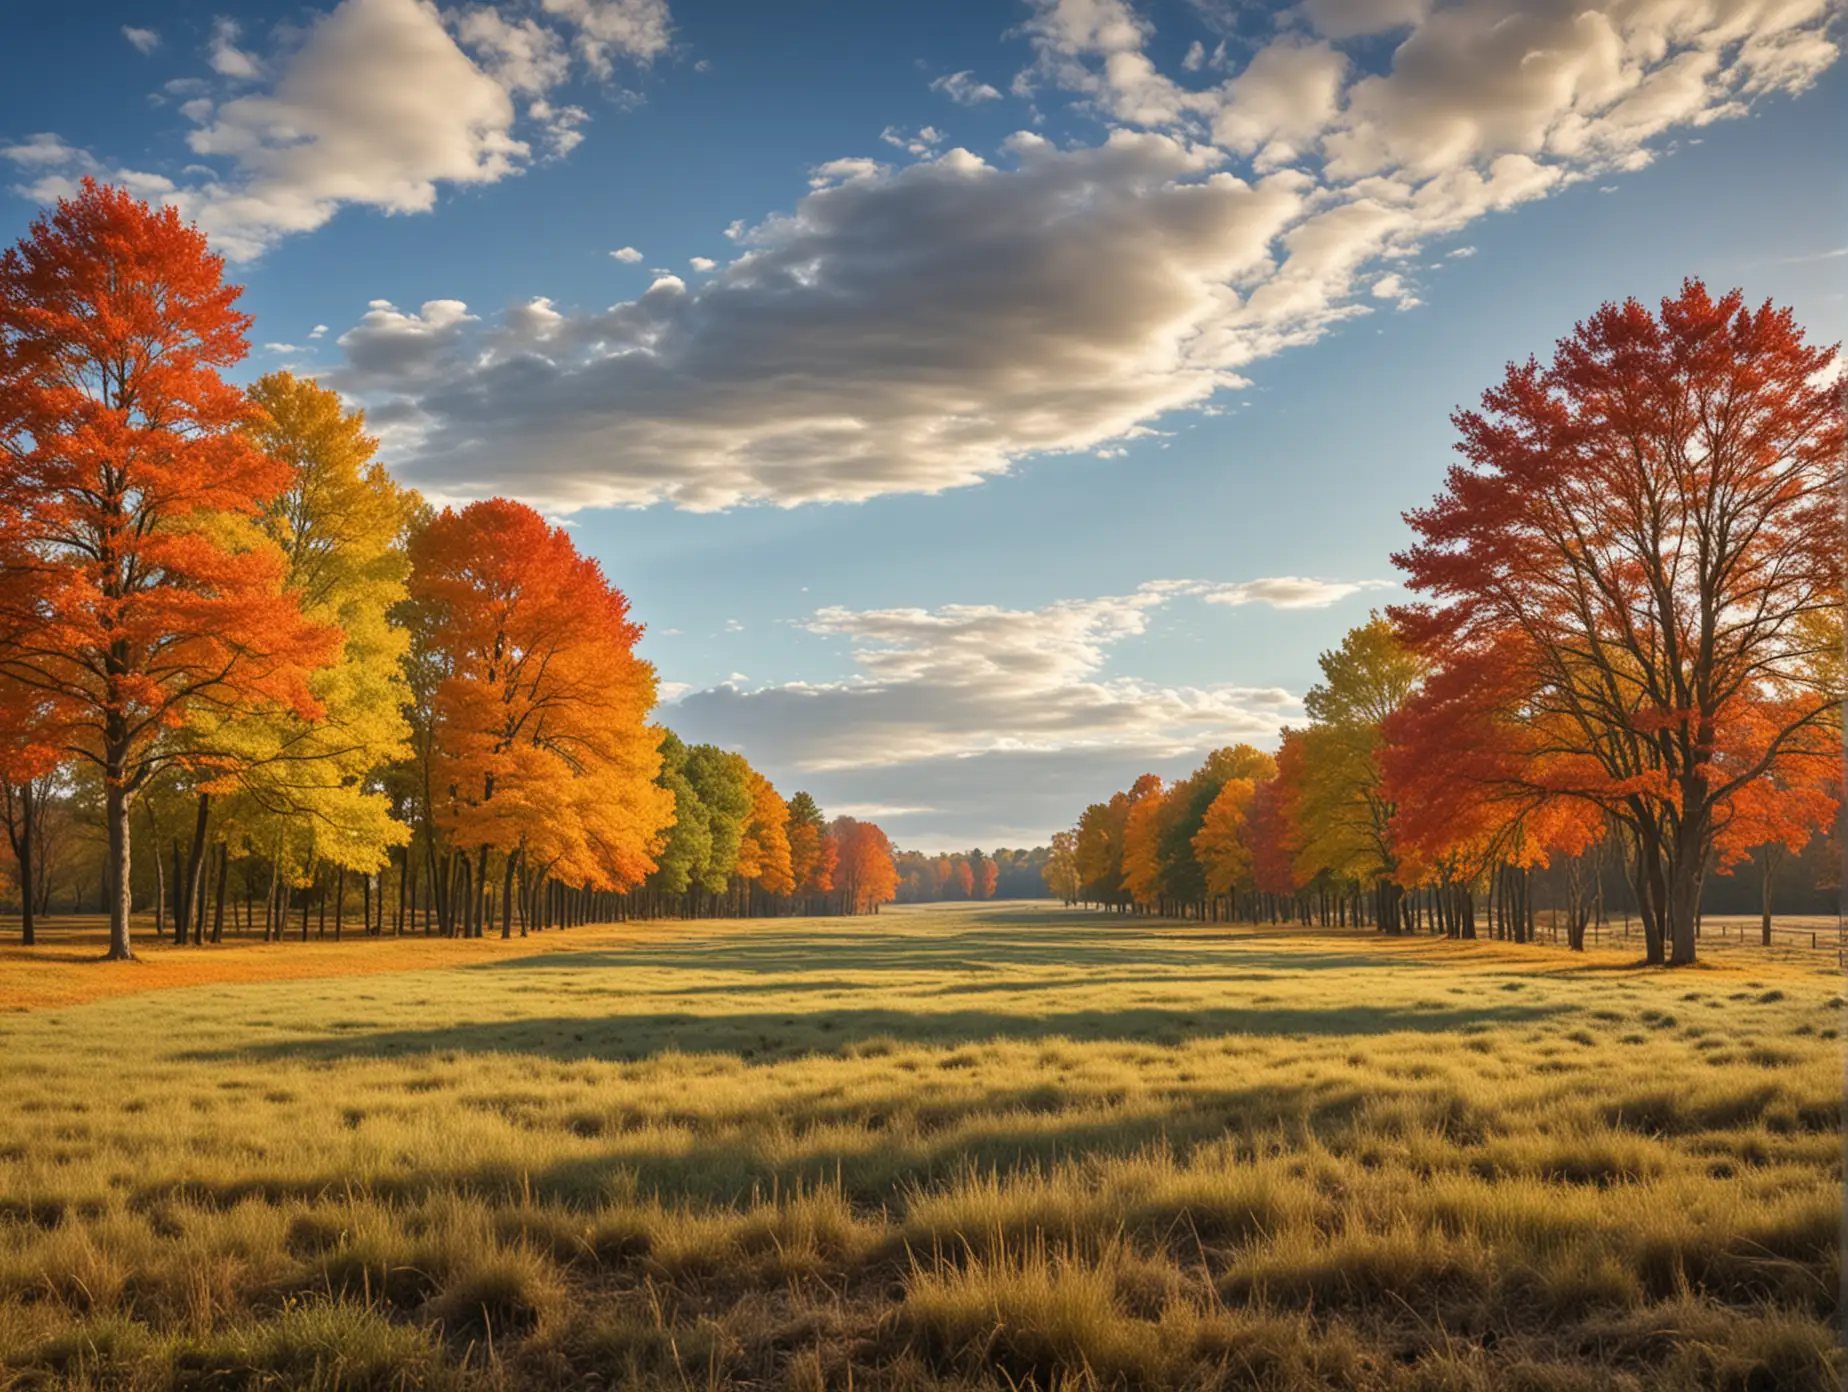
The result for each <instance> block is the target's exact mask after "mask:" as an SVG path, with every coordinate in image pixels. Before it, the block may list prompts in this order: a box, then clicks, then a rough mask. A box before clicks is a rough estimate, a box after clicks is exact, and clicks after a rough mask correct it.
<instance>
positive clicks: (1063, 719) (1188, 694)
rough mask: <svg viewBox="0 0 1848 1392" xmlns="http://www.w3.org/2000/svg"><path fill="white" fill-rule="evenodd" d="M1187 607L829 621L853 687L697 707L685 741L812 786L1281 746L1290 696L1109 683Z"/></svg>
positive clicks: (1130, 602)
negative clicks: (876, 772) (981, 760)
mask: <svg viewBox="0 0 1848 1392" xmlns="http://www.w3.org/2000/svg"><path fill="white" fill-rule="evenodd" d="M1176 593H1177V591H1175V590H1173V589H1168V588H1156V587H1145V588H1144V589H1142V590H1139V591H1138V592H1137V593H1135V594H1132V595H1118V596H1110V597H1106V598H1102V599H1087V600H1071V601H1066V602H1063V603H1057V604H1051V605H1047V606H1046V607H1044V608H1041V609H1005V608H1001V607H999V606H996V605H946V606H944V607H943V608H940V609H872V610H850V609H842V608H828V609H822V610H819V611H817V612H816V613H815V614H814V615H813V616H812V617H811V618H810V619H809V620H808V622H807V624H806V625H805V626H806V627H807V628H808V629H809V630H810V631H811V632H813V633H817V634H821V635H825V636H833V637H844V638H846V639H848V640H849V642H850V643H851V644H852V651H853V661H854V664H855V668H856V673H855V675H854V677H853V678H851V679H850V680H848V681H844V682H837V683H827V684H815V683H802V682H797V683H789V684H785V685H780V686H765V687H760V688H758V689H757V690H754V691H749V692H746V691H742V690H739V689H737V687H736V686H735V685H729V684H728V685H726V686H720V687H716V688H713V689H711V690H708V691H701V692H694V693H690V694H688V695H686V696H684V697H682V698H681V701H680V706H679V712H678V713H677V715H676V721H677V722H678V723H677V724H676V726H675V728H676V729H679V730H682V731H683V733H687V732H691V733H690V735H689V737H692V738H700V739H709V738H710V739H717V740H719V741H720V742H722V743H725V744H727V745H728V746H731V747H736V748H739V749H741V750H743V751H744V752H745V753H746V755H747V756H750V757H753V758H755V757H757V756H758V755H759V754H760V753H764V752H768V751H770V750H774V751H776V758H777V759H778V760H780V761H781V762H782V763H783V764H784V765H786V766H787V767H789V768H791V769H793V770H796V771H798V772H801V773H814V772H828V771H840V770H847V769H868V768H878V767H888V766H894V765H903V764H910V763H916V762H919V761H927V760H932V759H942V758H949V757H959V756H960V757H966V756H969V755H975V754H984V753H998V752H1022V751H1040V752H1045V751H1058V750H1072V749H1087V750H1096V749H1134V750H1141V751H1165V752H1166V753H1169V754H1175V753H1179V752H1182V751H1185V750H1191V749H1197V748H1201V747H1206V746H1211V745H1216V744H1223V743H1226V742H1227V741H1230V740H1239V739H1246V740H1267V739H1270V738H1272V737H1274V736H1275V733H1276V730H1277V727H1278V725H1279V724H1280V723H1281V722H1282V721H1283V720H1284V719H1286V718H1287V717H1288V716H1289V715H1290V714H1291V713H1293V712H1295V711H1296V710H1297V709H1298V707H1299V704H1300V703H1299V702H1298V700H1297V698H1296V697H1295V696H1294V695H1292V694H1291V693H1290V692H1288V691H1284V690H1281V689H1279V688H1275V687H1242V686H1230V685H1227V686H1213V687H1176V686H1164V685H1160V684H1157V683H1152V682H1147V681H1143V680H1140V679H1137V678H1134V677H1125V676H1108V675H1105V674H1104V673H1103V670H1102V669H1103V668H1104V666H1105V665H1106V662H1107V659H1108V655H1109V650H1110V648H1111V647H1113V646H1114V645H1116V644H1118V643H1120V642H1122V641H1123V640H1124V639H1127V638H1131V637H1134V636H1135V635H1137V634H1140V633H1142V632H1144V631H1145V630H1146V628H1147V625H1148V619H1149V615H1150V614H1151V613H1152V612H1153V611H1155V610H1157V609H1159V608H1161V607H1162V606H1163V605H1165V604H1168V603H1169V602H1171V600H1172V599H1173V598H1174V596H1175V594H1176ZM907 805H910V804H907ZM917 805H920V806H928V805H931V804H930V803H929V801H928V800H922V801H920V802H919V803H918V804H917Z"/></svg>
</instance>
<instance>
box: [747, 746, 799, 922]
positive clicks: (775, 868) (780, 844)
mask: <svg viewBox="0 0 1848 1392" xmlns="http://www.w3.org/2000/svg"><path fill="white" fill-rule="evenodd" d="M746 784H747V786H748V788H749V791H750V795H751V813H750V820H749V821H747V822H746V823H745V827H744V836H743V837H742V839H741V840H740V841H739V843H738V875H739V876H740V878H742V879H744V880H746V881H749V882H750V883H752V884H755V885H756V886H757V887H758V888H759V889H761V890H763V891H764V893H766V894H775V895H784V894H788V893H790V892H791V891H793V890H794V889H795V887H796V877H795V874H794V872H793V870H792V869H791V866H790V853H789V806H788V804H787V803H785V802H784V801H783V799H782V798H781V797H779V796H778V795H777V791H776V789H775V788H774V787H772V786H771V784H770V780H769V779H768V778H765V777H764V776H763V775H762V774H761V773H759V772H758V771H757V770H756V769H752V770H751V772H750V777H749V778H748V779H747V780H746Z"/></svg>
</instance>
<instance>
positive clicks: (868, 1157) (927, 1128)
mask: <svg viewBox="0 0 1848 1392" xmlns="http://www.w3.org/2000/svg"><path fill="white" fill-rule="evenodd" d="M1377 1096H1378V1089H1377V1088H1375V1087H1372V1086H1369V1085H1367V1084H1365V1083H1363V1082H1360V1081H1357V1080H1354V1079H1340V1080H1335V1079H1330V1080H1326V1081H1323V1082H1320V1083H1287V1084H1286V1083H1279V1082H1278V1081H1276V1080H1274V1079H1273V1080H1267V1081H1265V1082H1261V1083H1245V1084H1240V1085H1229V1086H1225V1087H1219V1088H1201V1089H1199V1090H1197V1091H1194V1092H1190V1093H1188V1094H1187V1095H1186V1096H1185V1097H1179V1098H1176V1097H1159V1096H1151V1097H1150V1098H1149V1099H1148V1103H1149V1105H1148V1106H1147V1108H1146V1109H1143V1110H1129V1111H1123V1110H1113V1111H1110V1112H1108V1113H1103V1114H1100V1113H1099V1112H1098V1111H1097V1110H1095V1109H1094V1108H1093V1107H1090V1106H1087V1105H1085V1102H1086V1099H1084V1098H1082V1097H1074V1096H1073V1095H1071V1094H1068V1093H1067V1092H1066V1091H1065V1090H1064V1089H1062V1088H1061V1087H1060V1086H1059V1085H1058V1084H1057V1083H1053V1082H1036V1083H1033V1084H1027V1085H1020V1086H1016V1087H996V1088H988V1089H983V1090H982V1091H980V1092H976V1093H972V1094H969V1095H966V1096H962V1097H957V1098H946V1099H941V1100H936V1101H932V1100H922V1101H919V1100H913V1099H908V1100H899V1099H886V1100H884V1101H868V1100H860V1101H848V1100H845V1099H842V1100H841V1101H839V1102H830V1101H829V1100H827V1099H824V1098H811V1099H807V1100H805V1102H804V1103H803V1105H802V1108H801V1111H800V1113H799V1115H798V1116H796V1117H793V1118H789V1120H790V1121H791V1122H792V1123H793V1124H794V1125H796V1126H797V1128H798V1129H800V1130H804V1131H812V1132H813V1133H814V1135H813V1138H812V1139H810V1140H806V1141H799V1140H785V1141H784V1142H783V1143H781V1144H779V1145H778V1146H777V1147H776V1148H775V1150H774V1153H765V1151H763V1150H762V1149H760V1148H759V1147H758V1146H756V1145H755V1144H753V1142H752V1140H751V1137H750V1135H749V1131H750V1127H749V1125H748V1124H747V1125H746V1127H745V1129H744V1130H743V1131H741V1130H740V1129H738V1127H737V1125H736V1124H735V1123H736V1122H737V1121H738V1120H739V1119H738V1118H729V1119H724V1120H720V1119H718V1118H715V1117H714V1116H712V1115H710V1114H708V1113H705V1112H702V1111H699V1110H697V1109H695V1108H693V1107H689V1108H688V1110H687V1111H686V1112H685V1113H684V1114H675V1113H672V1112H656V1111H649V1112H641V1111H633V1112H631V1111H626V1110H625V1109H623V1108H621V1107H614V1108H611V1109H608V1110H590V1109H582V1108H580V1109H578V1110H575V1111H573V1112H572V1113H571V1114H569V1115H568V1116H561V1115H559V1114H558V1113H557V1111H556V1109H550V1110H548V1108H547V1105H546V1103H547V1098H546V1097H545V1095H544V1094H542V1093H538V1092H535V1093H533V1094H532V1095H530V1096H526V1095H522V1094H520V1093H518V1092H513V1093H501V1094H498V1095H496V1096H494V1097H492V1098H477V1099H470V1102H469V1105H472V1106H477V1107H481V1108H483V1109H485V1110H491V1111H493V1112H496V1113H497V1114H498V1115H500V1116H501V1117H502V1118H503V1119H504V1120H505V1121H506V1122H507V1123H508V1124H509V1125H511V1126H514V1127H516V1128H518V1129H520V1130H522V1131H527V1132H531V1133H533V1134H534V1135H535V1137H536V1138H538V1139H537V1141H536V1145H535V1152H536V1154H537V1155H539V1156H550V1157H557V1155H558V1152H557V1151H556V1150H555V1149H554V1148H552V1147H551V1146H550V1145H548V1144H547V1143H546V1140H545V1139H544V1138H545V1137H546V1136H547V1135H548V1133H550V1134H556V1133H557V1132H558V1131H559V1130H560V1129H561V1128H562V1129H565V1130H568V1131H569V1132H570V1134H571V1136H572V1137H573V1138H574V1139H575V1140H576V1141H577V1142H579V1143H585V1142H587V1143H588V1145H587V1146H584V1145H581V1144H580V1145H579V1146H574V1147H573V1148H574V1149H576V1150H577V1152H578V1153H576V1154H571V1155H569V1156H568V1157H566V1158H551V1159H550V1161H549V1163H546V1162H545V1161H529V1160H525V1159H521V1158H519V1157H507V1156H502V1157H499V1158H495V1159H492V1160H483V1161H478V1162H475V1163H470V1162H469V1161H468V1160H466V1159H463V1160H460V1161H459V1162H458V1163H455V1164H451V1165H419V1166H414V1167H409V1168H405V1169H401V1170H392V1169H386V1170H382V1171H379V1172H376V1173H372V1174H369V1175H368V1176H367V1178H366V1180H365V1192H366V1194H367V1195H368V1197H371V1198H376V1199H384V1200H387V1201H416V1200H419V1199H422V1198H425V1197H427V1196H429V1195H431V1194H440V1193H445V1192H453V1191H456V1190H461V1191H463V1192H465V1193H468V1194H471V1195H474V1196H477V1197H482V1198H487V1199H489V1200H490V1201H493V1202H503V1203H506V1202H512V1203H518V1202H522V1201H526V1200H534V1199H536V1200H538V1201H540V1202H562V1203H566V1204H570V1205H574V1206H594V1205H596V1204H598V1203H603V1202H608V1201H609V1200H610V1199H611V1198H612V1197H615V1196H619V1195H622V1194H624V1193H628V1194H639V1195H641V1196H659V1197H662V1198H664V1199H668V1200H683V1201H684V1200H697V1201H705V1202H711V1203H718V1204H732V1203H736V1202H739V1201H741V1200H744V1199H748V1198H750V1197H751V1196H752V1194H753V1193H754V1192H755V1193H756V1194H757V1195H758V1196H760V1197H761V1196H763V1195H766V1194H768V1193H771V1192H774V1191H775V1190H777V1189H781V1190H782V1191H784V1192H794V1191H796V1190H797V1189H799V1188H816V1187H820V1186H822V1185H826V1184H834V1185H838V1186H839V1187H840V1188H841V1190H842V1192H843V1193H845V1194H846V1196H847V1197H848V1198H849V1199H851V1200H853V1201H855V1202H859V1203H866V1204H884V1203H888V1202H890V1200H891V1198H892V1196H893V1194H894V1193H897V1192H901V1191H903V1190H905V1189H907V1188H909V1187H912V1186H919V1187H928V1186H931V1185H934V1184H937V1183H940V1182H943V1181H947V1180H950V1179H952V1178H954V1177H956V1176H958V1175H967V1174H970V1173H975V1174H982V1173H988V1172H993V1173H1000V1174H1008V1173H1016V1172H1025V1171H1039V1172H1042V1173H1043V1172H1045V1171H1046V1170H1048V1169H1050V1168H1051V1167H1052V1166H1053V1165H1055V1164H1057V1163H1058V1162H1060V1161H1064V1160H1071V1159H1075V1158H1079V1157H1085V1156H1103V1155H1115V1156H1124V1155H1134V1154H1137V1153H1145V1152H1148V1151H1150V1150H1152V1149H1159V1150H1166V1151H1170V1152H1173V1153H1176V1154H1180V1155H1185V1154H1186V1153H1187V1152H1189V1151H1190V1150H1192V1149H1193V1148H1194V1147H1196V1146H1198V1145H1201V1144H1204V1143H1217V1142H1224V1141H1227V1140H1231V1141H1232V1142H1233V1143H1234V1144H1235V1145H1240V1146H1243V1147H1247V1148H1250V1147H1256V1146H1258V1145H1260V1144H1263V1143H1265V1139H1266V1138H1271V1139H1274V1138H1276V1137H1280V1136H1290V1137H1296V1138H1299V1139H1300V1138H1302V1137H1305V1136H1307V1135H1311V1134H1313V1135H1317V1136H1321V1137H1324V1138H1329V1137H1336V1136H1339V1135H1341V1134H1342V1133H1344V1132H1345V1131H1346V1130H1347V1129H1348V1128H1350V1127H1352V1126H1353V1125H1354V1124H1355V1122H1356V1119H1357V1118H1358V1117H1360V1116H1362V1115H1363V1114H1364V1111H1365V1108H1366V1106H1367V1104H1368V1102H1369V1101H1371V1100H1372V1099H1374V1098H1375V1097H1377ZM1432 1122H1433V1124H1434V1125H1436V1126H1438V1127H1440V1128H1443V1129H1445V1130H1446V1131H1448V1132H1450V1133H1453V1134H1458V1135H1465V1134H1471V1133H1472V1132H1473V1130H1474V1128H1475V1127H1476V1126H1477V1125H1478V1123H1477V1121H1476V1120H1475V1119H1474V1118H1472V1117H1471V1116H1470V1115H1469V1113H1468V1111H1467V1109H1466V1108H1458V1109H1454V1110H1452V1111H1449V1112H1446V1111H1443V1110H1441V1109H1440V1110H1438V1111H1437V1112H1434V1113H1433V1115H1432ZM359 1125H360V1126H361V1127H363V1126H364V1121H363V1119H362V1120H361V1122H360V1123H359ZM664 1126H665V1127H668V1128H678V1130H679V1134H678V1135H676V1136H675V1138H674V1139H673V1140H672V1142H671V1143H670V1144H665V1145H663V1144H661V1143H660V1141H659V1139H658V1137H657V1135H656V1133H657V1132H658V1131H659V1129H660V1128H662V1127H664ZM715 1127H716V1130H715ZM843 1128H847V1129H848V1134H851V1133H852V1132H858V1133H860V1135H861V1137H863V1138H864V1141H865V1144H862V1145H855V1144H852V1143H851V1142H849V1143H848V1144H846V1145H844V1146H843V1144H842V1139H843ZM352 1191H353V1176H352V1175H351V1174H350V1173H346V1172H329V1173H325V1174H319V1175H312V1174H310V1175H300V1176H293V1177H289V1178H281V1177H276V1176H265V1175H261V1174H238V1175H228V1176H225V1177H223V1178H220V1179H213V1180H205V1179H197V1178H195V1179H188V1180H183V1181H179V1182H173V1181H166V1182H157V1183H152V1184H146V1185H142V1186H140V1187H138V1188H136V1189H134V1190H132V1191H131V1192H130V1194H129V1204H130V1207H132V1208H135V1209H137V1210H142V1211H145V1210H148V1209H150V1208H152V1207H154V1206H155V1205H158V1204H161V1203H166V1202H175V1201H178V1202H185V1203H190V1204H195V1205H198V1206H200V1207H203V1208H212V1209H224V1208H229V1207H232V1206H234V1205H236V1204H239V1203H244V1202H248V1201H250V1200H253V1199H254V1200H261V1201H263V1202H266V1203H271V1204H276V1203H283V1202H289V1201H295V1200H299V1201H304V1202H324V1201H327V1200H329V1199H337V1198H338V1197H340V1196H342V1195H346V1196H349V1197H350V1196H351V1194H352ZM1122 1218H1123V1220H1124V1221H1125V1222H1126V1223H1127V1224H1128V1225H1129V1226H1131V1227H1135V1226H1137V1225H1138V1216H1137V1215H1136V1214H1135V1213H1133V1212H1128V1213H1124V1214H1123V1215H1122ZM1173 1218H1174V1214H1173V1213H1172V1212H1170V1213H1168V1214H1166V1215H1164V1216H1163V1218H1162V1225H1164V1226H1165V1225H1166V1224H1168V1223H1171V1222H1172V1221H1173Z"/></svg>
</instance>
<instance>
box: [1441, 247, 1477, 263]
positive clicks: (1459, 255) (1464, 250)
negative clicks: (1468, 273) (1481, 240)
mask: <svg viewBox="0 0 1848 1392" xmlns="http://www.w3.org/2000/svg"><path fill="white" fill-rule="evenodd" d="M1445 254H1446V255H1448V256H1450V257H1452V258H1453V259H1456V260H1462V259H1463V258H1465V257H1469V256H1474V255H1475V254H1476V248H1475V247H1473V246H1460V247H1458V248H1457V249H1456V250H1455V251H1451V252H1447V253H1445Z"/></svg>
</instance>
